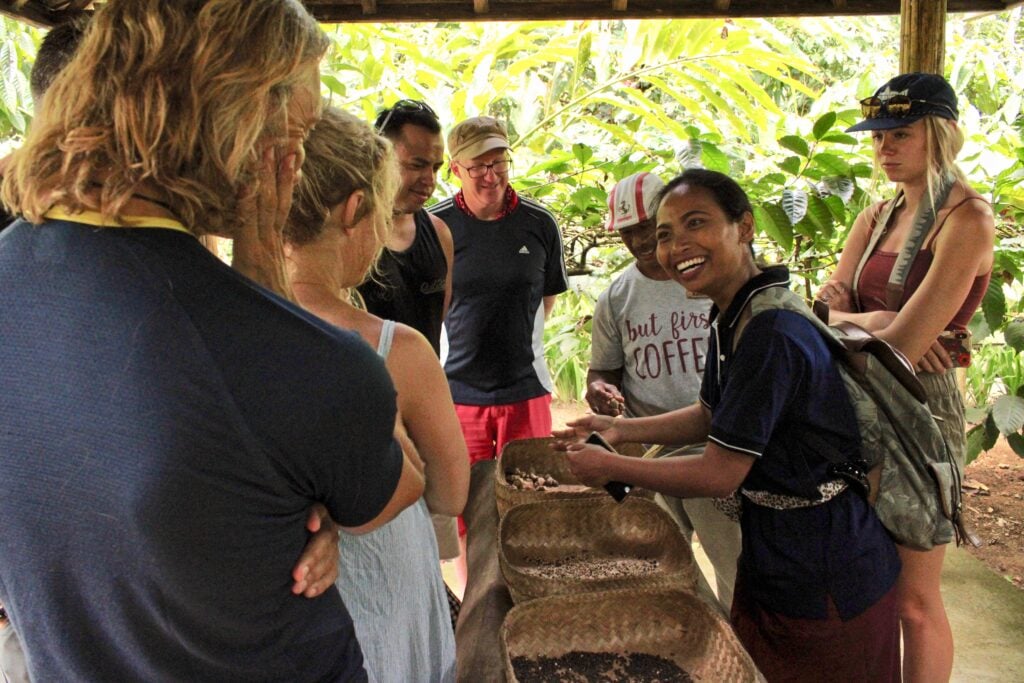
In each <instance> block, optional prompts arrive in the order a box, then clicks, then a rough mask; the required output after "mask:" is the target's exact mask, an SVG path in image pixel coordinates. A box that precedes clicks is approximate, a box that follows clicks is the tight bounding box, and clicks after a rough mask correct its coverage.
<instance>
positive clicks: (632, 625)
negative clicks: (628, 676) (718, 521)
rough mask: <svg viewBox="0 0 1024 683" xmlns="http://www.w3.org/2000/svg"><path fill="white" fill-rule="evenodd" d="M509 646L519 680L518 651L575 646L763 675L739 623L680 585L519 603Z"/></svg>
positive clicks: (719, 676) (709, 674)
mask: <svg viewBox="0 0 1024 683" xmlns="http://www.w3.org/2000/svg"><path fill="white" fill-rule="evenodd" d="M501 648H502V655H503V657H504V660H505V671H506V676H507V679H508V680H509V681H510V682H513V683H514V682H515V681H517V680H518V679H517V678H516V677H515V672H514V670H513V668H512V658H513V657H519V656H525V657H530V658H533V657H561V656H562V655H565V654H567V653H569V652H573V651H581V652H611V653H627V652H634V653H645V654H651V655H656V656H658V657H663V658H665V659H668V660H670V661H672V662H674V663H675V664H676V665H677V666H679V667H680V668H682V669H683V670H685V671H686V672H687V673H689V674H690V675H691V676H692V677H693V679H694V680H696V681H729V682H730V683H746V682H748V681H749V682H753V681H761V680H763V678H762V677H761V676H760V674H759V673H758V671H757V667H756V666H755V665H754V663H753V661H751V659H750V656H749V655H747V653H746V651H745V650H744V649H743V646H742V645H740V643H739V641H738V640H737V639H736V636H735V635H734V634H733V631H732V628H731V627H730V626H729V625H728V624H727V623H726V622H725V621H724V620H723V619H722V618H721V617H719V616H718V615H717V614H716V613H715V612H714V610H712V609H711V608H710V607H708V605H707V604H706V603H704V601H702V600H701V599H700V598H698V597H696V596H694V595H692V594H690V593H687V592H685V591H678V590H619V591H602V592H598V593H585V594H580V595H558V596H553V597H548V598H541V599H540V600H532V601H530V602H528V603H525V604H523V605H516V606H515V607H513V608H512V609H511V610H510V611H509V613H508V615H507V616H506V617H505V621H504V623H503V624H502V627H501ZM824 674H825V672H823V675H824Z"/></svg>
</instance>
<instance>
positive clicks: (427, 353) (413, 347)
mask: <svg viewBox="0 0 1024 683" xmlns="http://www.w3.org/2000/svg"><path fill="white" fill-rule="evenodd" d="M388 365H394V367H395V368H396V369H399V368H400V369H402V370H403V371H404V370H410V371H412V372H419V371H420V370H422V369H424V368H429V366H433V365H436V366H438V367H440V366H441V364H440V361H438V359H437V355H436V354H435V353H434V348H433V347H432V346H431V345H430V342H428V341H427V338H426V337H424V336H423V335H422V334H421V333H420V331H419V330H417V329H415V328H412V327H409V326H408V325H405V324H403V323H395V333H394V337H393V339H392V341H391V353H390V354H388Z"/></svg>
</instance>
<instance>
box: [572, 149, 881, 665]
mask: <svg viewBox="0 0 1024 683" xmlns="http://www.w3.org/2000/svg"><path fill="white" fill-rule="evenodd" d="M753 233H754V225H753V214H752V211H751V208H750V202H749V200H748V199H747V197H746V195H745V194H744V193H743V191H742V190H741V189H740V187H739V186H738V185H737V184H736V183H735V182H734V181H732V180H731V179H729V178H728V177H727V176H724V175H722V174H720V173H715V172H712V171H706V170H702V169H699V170H698V169H695V170H689V171H686V172H685V173H684V174H682V175H681V176H679V177H678V178H676V179H675V180H673V181H672V182H670V183H669V184H668V185H667V186H666V187H665V189H664V190H663V193H662V197H661V202H660V206H659V209H658V227H657V237H658V260H659V262H660V263H661V265H662V267H663V268H665V269H666V270H667V271H668V272H669V274H670V275H671V276H672V277H673V278H674V279H675V280H676V281H678V282H679V283H681V284H682V285H683V286H684V287H686V289H687V290H688V291H691V292H697V293H701V294H706V295H708V296H710V297H711V299H712V301H713V302H714V303H715V307H714V308H713V309H712V316H713V318H714V320H713V322H712V335H711V340H710V343H709V348H708V362H707V364H706V366H705V374H704V380H703V384H702V386H701V394H700V403H699V404H697V405H694V406H690V407H687V408H683V409H681V410H678V411H675V412H672V413H667V414H664V415H659V416H656V417H649V418H635V419H614V420H613V419H612V418H608V417H605V416H587V417H585V418H582V419H580V420H578V421H576V422H574V423H571V424H570V426H571V427H573V429H574V432H573V431H570V432H568V433H566V434H563V435H562V436H570V435H572V434H573V433H575V434H583V433H589V431H590V430H597V431H600V432H601V433H602V434H603V435H604V436H605V437H606V438H607V439H608V440H609V441H610V442H612V443H616V442H622V441H641V442H647V443H697V442H700V441H705V440H706V441H707V442H708V445H707V448H706V449H705V451H704V454H702V455H696V456H682V457H678V458H663V459H660V460H642V459H637V458H626V457H623V456H618V455H615V454H612V453H609V452H607V451H603V450H601V449H598V448H596V447H593V446H587V445H585V444H583V443H573V444H569V445H567V448H568V450H569V455H568V457H569V461H570V465H571V467H572V470H573V472H574V474H576V475H577V476H578V477H579V478H580V479H581V480H582V481H583V482H584V483H587V484H590V485H600V484H603V483H605V482H607V481H609V480H618V481H628V482H631V483H633V484H636V485H639V486H643V487H645V488H649V489H652V490H655V491H659V492H662V493H666V494H669V495H673V496H680V497H700V496H725V495H729V494H731V493H732V492H733V491H735V490H737V489H739V490H740V491H741V492H742V493H743V496H742V501H743V502H742V506H741V517H740V522H741V528H742V531H743V551H742V554H741V556H740V559H739V567H738V573H737V581H736V593H735V597H734V599H733V608H732V621H733V625H734V627H735V629H736V632H737V635H738V636H739V637H740V640H741V642H743V644H744V646H745V647H746V648H747V650H748V651H749V652H750V654H751V656H752V657H753V659H754V661H755V662H756V663H757V665H758V667H759V668H760V669H761V671H762V673H764V675H765V677H766V678H767V679H768V680H769V681H772V682H774V681H818V680H821V679H822V676H823V672H828V674H827V676H828V678H830V679H832V680H843V681H872V682H876V681H898V680H900V666H899V624H898V618H897V612H896V594H895V584H896V578H897V576H898V574H899V558H898V555H897V553H896V549H895V546H894V545H893V542H892V540H891V539H890V538H889V536H888V534H887V532H886V531H885V529H884V528H883V527H882V525H881V523H880V522H879V521H878V518H877V516H876V515H875V513H874V511H873V510H872V509H871V507H870V506H869V505H868V503H867V500H866V499H865V498H864V496H863V495H861V494H860V493H859V492H858V491H856V490H854V489H852V488H847V487H846V486H845V483H844V482H843V481H842V480H838V479H836V478H835V477H833V476H830V474H829V471H828V469H829V468H828V462H827V461H826V459H825V458H824V457H823V456H822V455H820V454H819V453H820V451H819V450H817V449H816V448H815V444H822V445H824V446H825V447H826V448H828V449H829V450H831V451H836V452H839V453H842V454H845V455H846V456H847V457H848V458H850V459H854V458H857V457H858V456H859V453H860V438H859V434H858V431H857V422H856V417H855V414H854V411H853V407H852V406H851V404H850V402H849V399H848V397H847V394H846V390H845V387H844V385H843V381H842V378H841V375H840V374H839V370H838V368H837V367H836V364H835V361H834V359H833V357H832V354H831V353H830V352H829V349H828V348H827V346H826V345H825V342H824V340H823V339H822V337H821V334H820V333H819V332H818V331H817V329H816V328H815V327H814V326H813V325H812V324H811V323H810V321H808V320H806V319H805V318H803V317H802V316H800V315H799V314H798V313H795V312H791V311H783V310H769V311H765V312H762V313H759V314H757V315H755V316H753V317H751V315H750V309H749V306H748V304H749V303H750V299H751V297H752V296H754V295H755V294H756V293H757V292H759V291H761V290H763V289H765V288H770V287H787V286H788V285H789V275H788V273H787V272H786V270H785V269H784V268H769V269H766V270H763V271H762V270H761V269H760V268H758V267H757V265H756V264H755V262H754V259H753V254H752V251H751V249H750V242H751V241H752V239H753ZM740 331H742V334H740Z"/></svg>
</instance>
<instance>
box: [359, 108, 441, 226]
mask: <svg viewBox="0 0 1024 683" xmlns="http://www.w3.org/2000/svg"><path fill="white" fill-rule="evenodd" d="M374 126H375V127H376V129H377V132H379V133H380V134H381V135H383V136H384V137H386V138H388V139H389V140H391V143H392V144H393V145H394V147H395V154H396V155H397V156H398V162H399V165H400V169H401V175H402V184H401V187H400V188H399V189H398V195H397V196H396V197H395V211H396V212H398V213H415V212H416V211H419V210H420V209H422V208H423V205H424V204H425V203H426V202H427V200H429V199H430V197H431V195H433V194H434V188H435V187H436V186H437V172H438V171H439V170H441V166H442V165H443V164H444V140H443V139H442V137H441V123H440V122H439V121H438V119H437V114H435V113H434V110H433V109H431V108H430V107H429V106H428V105H427V104H425V103H423V102H419V101H417V100H399V101H398V102H396V103H395V104H393V105H392V106H391V107H390V108H388V109H385V110H384V111H382V112H380V114H378V115H377V120H376V121H375V122H374Z"/></svg>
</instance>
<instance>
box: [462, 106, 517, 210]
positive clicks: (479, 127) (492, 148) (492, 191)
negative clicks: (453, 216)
mask: <svg viewBox="0 0 1024 683" xmlns="http://www.w3.org/2000/svg"><path fill="white" fill-rule="evenodd" d="M509 148H510V145H509V142H508V131H507V130H506V128H505V124H503V123H502V122H501V121H498V120H497V119H495V118H492V117H490V116H475V117H473V118H470V119H466V120H465V121H462V122H461V123H459V124H457V125H456V126H455V127H454V128H452V130H451V132H450V133H448V154H449V155H451V159H452V173H454V174H455V176H456V177H457V178H458V179H459V180H460V181H461V182H462V191H463V193H464V195H465V196H466V199H467V201H469V202H470V203H474V202H476V203H479V204H486V205H490V204H495V203H498V202H501V201H503V199H504V197H505V190H506V188H507V187H508V172H509V166H510V163H511V158H510V157H509Z"/></svg>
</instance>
